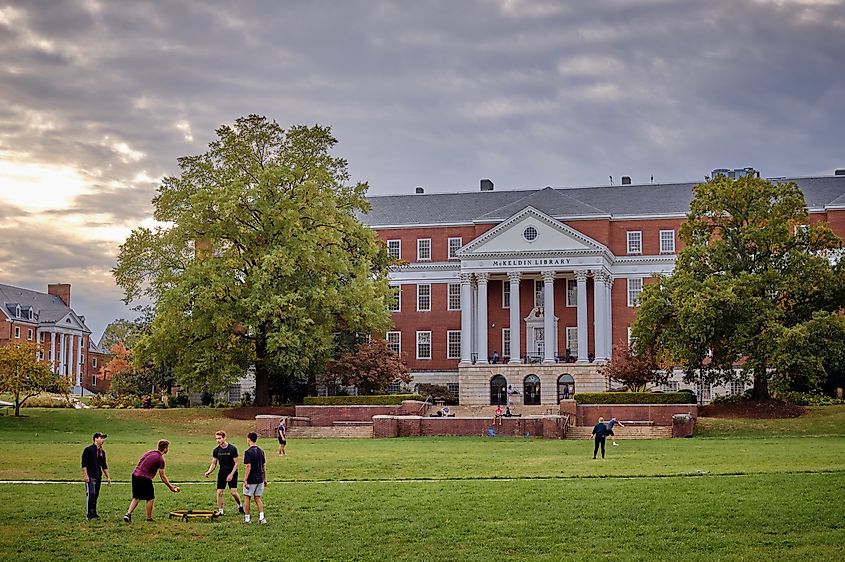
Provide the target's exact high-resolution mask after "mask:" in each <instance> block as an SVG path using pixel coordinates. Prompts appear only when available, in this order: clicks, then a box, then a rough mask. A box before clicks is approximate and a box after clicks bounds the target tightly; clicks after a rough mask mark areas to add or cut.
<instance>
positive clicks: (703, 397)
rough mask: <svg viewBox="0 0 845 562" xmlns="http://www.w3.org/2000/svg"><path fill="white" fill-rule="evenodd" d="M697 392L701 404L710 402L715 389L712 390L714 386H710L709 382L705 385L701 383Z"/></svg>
mask: <svg viewBox="0 0 845 562" xmlns="http://www.w3.org/2000/svg"><path fill="white" fill-rule="evenodd" d="M696 390H697V391H698V400H699V402H710V393H711V391H712V390H713V388H712V386H711V385H710V383H709V382H708V383H704V382H702V383H699V384H698V388H697V389H696Z"/></svg>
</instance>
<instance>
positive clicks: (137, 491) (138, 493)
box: [132, 474, 156, 500]
mask: <svg viewBox="0 0 845 562" xmlns="http://www.w3.org/2000/svg"><path fill="white" fill-rule="evenodd" d="M132 497H133V498H134V499H138V500H154V499H155V497H156V493H155V489H154V488H153V480H152V478H144V477H143V476H135V475H134V474H133V475H132Z"/></svg>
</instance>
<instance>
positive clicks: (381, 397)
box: [303, 394, 423, 406]
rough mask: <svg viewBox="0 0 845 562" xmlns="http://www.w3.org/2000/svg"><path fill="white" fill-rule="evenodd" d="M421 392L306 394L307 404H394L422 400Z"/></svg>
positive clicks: (305, 402) (305, 401)
mask: <svg viewBox="0 0 845 562" xmlns="http://www.w3.org/2000/svg"><path fill="white" fill-rule="evenodd" d="M422 399H423V397H422V396H420V395H419V394H378V395H376V396H306V397H305V400H304V402H303V404H305V405H306V406H394V405H398V404H401V403H402V401H403V400H422Z"/></svg>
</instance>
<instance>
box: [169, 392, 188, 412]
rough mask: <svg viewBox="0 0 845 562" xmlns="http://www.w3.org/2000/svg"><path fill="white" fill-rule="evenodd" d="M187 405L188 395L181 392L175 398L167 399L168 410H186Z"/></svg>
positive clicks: (171, 396)
mask: <svg viewBox="0 0 845 562" xmlns="http://www.w3.org/2000/svg"><path fill="white" fill-rule="evenodd" d="M189 403H190V402H189V399H188V395H187V394H184V393H182V392H180V393H179V394H177V395H176V396H173V395H170V396H168V397H167V407H168V408H187V407H188V404H189Z"/></svg>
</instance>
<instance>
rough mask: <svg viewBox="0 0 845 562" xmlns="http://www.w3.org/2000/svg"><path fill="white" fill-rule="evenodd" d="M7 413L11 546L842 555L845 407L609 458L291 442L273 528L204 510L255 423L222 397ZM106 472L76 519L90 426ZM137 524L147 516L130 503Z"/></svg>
mask: <svg viewBox="0 0 845 562" xmlns="http://www.w3.org/2000/svg"><path fill="white" fill-rule="evenodd" d="M24 413H25V414H26V415H27V417H25V418H20V419H15V418H13V417H11V416H2V417H0V446H2V447H3V450H4V452H5V453H6V454H4V455H2V456H0V480H7V481H8V480H50V481H56V482H54V483H50V484H0V559H2V560H47V559H59V558H61V559H67V560H91V559H94V558H96V559H98V560H120V559H124V560H134V559H140V558H144V559H149V560H232V559H234V558H238V559H244V558H249V559H252V560H484V561H485V562H489V561H490V560H496V559H508V560H584V559H587V560H683V559H686V560H793V559H806V560H842V559H843V558H845V523H843V522H845V502H843V501H842V497H843V493H845V408H843V407H828V408H819V409H814V410H812V411H811V412H810V413H809V414H807V415H805V416H802V417H801V418H797V419H792V420H712V419H703V420H702V421H701V423H700V425H699V428H698V429H699V433H698V436H697V437H696V438H694V439H681V440H661V441H624V440H623V441H621V443H622V444H621V446H620V447H609V449H608V458H607V459H606V460H605V461H593V460H592V458H591V457H592V446H591V443H590V442H587V441H580V442H579V441H552V440H542V439H519V438H498V437H497V438H488V439H484V438H416V439H385V440H292V441H291V442H290V443H289V453H290V454H289V456H287V457H284V458H280V457H278V456H277V455H275V454H274V453H275V448H276V447H275V443H274V442H273V441H270V440H261V441H260V442H259V445H262V446H263V447H264V448H265V450H266V451H267V453H268V469H267V471H268V477H269V480H270V482H271V483H270V486H269V487H268V490H267V492H266V494H265V502H266V508H267V516H268V518H269V520H270V524H268V525H266V526H260V527H259V526H258V525H255V524H253V525H251V526H246V525H243V524H241V523H240V518H239V517H237V516H236V515H234V514H233V510H232V509H231V508H232V506H233V503H231V500H228V499H227V502H229V503H227V508H228V510H229V511H227V515H226V516H225V517H224V518H223V519H222V520H220V521H218V522H214V523H212V522H210V521H192V522H189V523H182V522H181V521H170V520H168V519H167V518H166V513H167V511H169V510H170V509H175V508H185V507H190V508H211V507H213V496H214V491H213V488H214V484H213V481H212V480H205V479H204V478H202V473H203V472H204V471H205V469H206V468H207V467H208V459H209V457H210V452H211V449H212V448H213V446H214V440H213V433H214V431H215V430H216V429H218V428H223V429H225V430H227V431H228V432H229V433H230V434H232V435H233V439H232V442H234V443H235V444H236V445H237V446H238V447H239V449H241V451H242V450H243V447H244V444H245V439H244V436H245V434H246V433H247V432H248V431H249V430H251V429H252V426H253V424H252V422H249V421H247V422H244V421H237V420H229V419H226V418H223V417H222V416H221V412H220V411H219V410H203V409H193V410H151V411H128V410H122V411H115V410H46V409H44V410H42V409H35V408H33V409H27V410H25V411H24ZM98 430H99V431H104V432H106V433H108V434H109V435H110V437H109V439H108V440H107V441H106V444H105V448H106V451H107V452H108V455H109V465H110V468H111V473H112V476H113V478H114V479H115V484H114V485H113V486H112V487H111V488H108V487H106V486H104V487H103V491H102V494H101V499H100V512H101V514H102V515H103V519H102V520H100V521H96V522H92V523H89V522H87V521H85V519H84V501H85V498H84V490H83V487H82V484H81V483H78V482H76V483H72V484H71V483H61V482H60V481H67V480H77V481H78V480H79V476H80V470H79V455H80V453H81V450H82V448H83V447H84V446H85V445H87V444H88V443H90V438H91V434H92V433H93V432H94V431H98ZM159 438H167V439H170V440H171V441H172V442H173V445H172V447H171V451H170V453H169V454H168V455H167V462H168V467H167V472H168V475H169V476H170V477H171V479H172V480H173V481H175V482H176V483H178V484H179V485H180V486H182V490H183V491H182V493H181V494H178V495H175V494H171V493H169V492H167V491H166V489H165V488H164V486H163V485H161V484H157V486H156V493H157V494H158V496H159V497H158V500H157V505H156V515H157V520H156V521H155V522H153V523H146V522H143V521H136V522H134V523H133V524H132V525H126V524H124V523H123V522H122V521H121V520H120V518H121V516H122V514H123V512H124V511H125V509H126V506H127V504H128V502H129V496H130V488H129V485H128V480H129V475H130V474H131V471H132V468H133V467H134V465H135V463H136V462H137V460H138V458H139V457H140V455H141V454H142V453H143V452H144V451H146V450H148V449H150V448H152V447H153V446H154V444H155V441H156V440H157V439H159ZM136 513H137V514H139V515H137V517H136V518H138V519H140V518H142V517H141V516H140V513H141V512H140V511H139V512H136Z"/></svg>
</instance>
